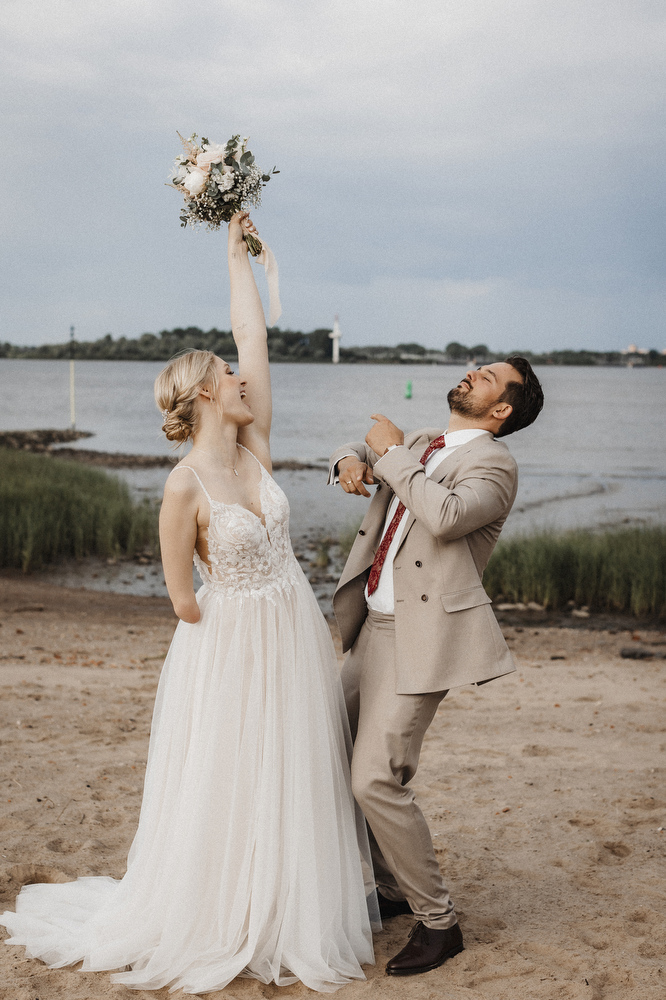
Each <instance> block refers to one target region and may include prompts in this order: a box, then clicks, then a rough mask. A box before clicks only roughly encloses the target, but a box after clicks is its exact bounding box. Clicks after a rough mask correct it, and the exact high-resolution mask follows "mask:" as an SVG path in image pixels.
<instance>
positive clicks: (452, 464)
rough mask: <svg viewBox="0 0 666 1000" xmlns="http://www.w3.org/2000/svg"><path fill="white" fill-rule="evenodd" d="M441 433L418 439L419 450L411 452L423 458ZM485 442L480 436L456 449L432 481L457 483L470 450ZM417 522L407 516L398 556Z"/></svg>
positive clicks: (411, 448)
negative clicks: (475, 445)
mask: <svg viewBox="0 0 666 1000" xmlns="http://www.w3.org/2000/svg"><path fill="white" fill-rule="evenodd" d="M441 433H442V432H441V431H439V432H438V433H437V434H433V436H432V437H423V438H418V448H417V446H416V444H414V445H412V446H411V447H410V449H409V450H410V451H412V452H416V451H418V457H419V458H421V455H422V454H423V452H424V451H425V450H426V448H427V447H428V444H430V442H431V441H434V440H435V438H436V437H438V436H439V434H441ZM484 440H485V438H483V437H482V436H481V435H479V436H478V437H475V438H472V440H471V441H468V442H467V444H463V445H460V446H459V447H458V448H456V450H455V452H454V454H453V455H452V456H451V457H450V458H445V459H443V460H442V462H441V465H439V466H438V468H437V470H436V471H435V474H434V475H433V476H430V477H429V478H430V479H432V481H433V482H435V483H443V482H444V481H445V480H446V479H449V480H450V481H451V482H452V483H453V482H455V479H456V476H457V474H458V472H459V471H460V466H461V464H462V462H463V460H464V458H465V456H466V455H467V454H469V452H470V450H471V449H472V448H473V447H474V444H475V443H476V442H477V441H484ZM415 520H416V518H415V517H414V515H413V514H412V512H411V510H410V511H409V513H408V515H407V523H406V524H405V529H404V531H403V533H402V535H401V537H400V544H399V545H398V548H397V550H396V554H397V552H399V551H400V549H401V548H402V546H403V545H404V543H405V539H406V538H407V535H408V534H409V532H410V531H411V528H412V525H413V524H414V521H415Z"/></svg>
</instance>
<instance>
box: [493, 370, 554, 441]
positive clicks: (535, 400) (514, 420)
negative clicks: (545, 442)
mask: <svg viewBox="0 0 666 1000" xmlns="http://www.w3.org/2000/svg"><path fill="white" fill-rule="evenodd" d="M504 363H505V364H507V365H511V367H512V368H515V370H516V371H517V372H518V374H519V375H521V376H522V379H523V381H522V382H508V383H507V386H506V388H505V390H504V392H503V393H502V395H501V396H500V398H499V402H501V403H510V404H511V406H512V407H513V409H512V412H511V413H510V414H509V416H508V417H507V418H506V420H505V421H504V423H503V424H502V426H501V427H500V429H499V430H498V432H497V435H496V437H506V435H507V434H513V432H514V431H519V430H521V429H522V428H523V427H529V425H530V424H532V423H534V421H535V420H536V418H537V417H538V416H539V414H540V413H541V407H542V406H543V389H542V388H541V383H540V382H539V379H538V378H537V377H536V375H535V374H534V372H533V371H532V365H531V364H530V363H529V361H528V360H527V358H521V357H520V355H518V354H512V355H511V357H509V358H505V359H504Z"/></svg>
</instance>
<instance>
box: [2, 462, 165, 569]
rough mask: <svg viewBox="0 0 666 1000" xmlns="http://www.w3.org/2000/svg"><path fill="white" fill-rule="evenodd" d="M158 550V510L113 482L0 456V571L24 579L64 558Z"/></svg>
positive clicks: (72, 466) (90, 472)
mask: <svg viewBox="0 0 666 1000" xmlns="http://www.w3.org/2000/svg"><path fill="white" fill-rule="evenodd" d="M144 549H150V550H152V552H154V553H155V554H156V553H157V552H158V549H159V538H158V531H157V510H156V509H155V507H154V506H153V505H152V504H151V503H150V501H148V500H146V501H143V502H142V503H135V502H133V500H132V498H131V496H130V492H129V489H128V487H127V484H126V483H124V482H123V481H122V480H120V479H118V478H117V477H116V476H113V475H109V474H108V473H106V472H101V471H100V470H98V469H89V468H86V467H85V466H82V465H79V464H77V463H75V462H64V461H63V462H61V461H60V460H58V459H54V458H51V457H49V456H44V455H33V454H29V453H27V452H19V451H8V450H4V449H0V567H11V568H14V569H22V570H23V571H24V572H28V571H29V570H31V569H37V568H39V567H40V566H42V565H44V564H45V563H51V562H56V561H57V560H59V559H63V558H76V559H80V558H82V557H84V556H90V555H96V556H102V557H110V556H115V557H118V556H133V555H135V554H136V553H137V552H140V551H142V550H144Z"/></svg>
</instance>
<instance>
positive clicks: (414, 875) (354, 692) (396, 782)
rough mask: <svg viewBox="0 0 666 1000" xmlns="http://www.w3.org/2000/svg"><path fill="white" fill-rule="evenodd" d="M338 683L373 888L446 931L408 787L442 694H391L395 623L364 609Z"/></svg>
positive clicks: (423, 826)
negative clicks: (367, 838)
mask: <svg viewBox="0 0 666 1000" xmlns="http://www.w3.org/2000/svg"><path fill="white" fill-rule="evenodd" d="M342 685H343V688H344V692H345V700H346V703H347V711H348V713H349V723H350V725H351V731H352V737H353V739H354V755H353V758H352V789H353V792H354V796H355V797H356V801H357V802H358V803H359V805H360V807H361V809H362V810H363V813H364V815H365V818H366V819H367V821H368V826H369V828H370V829H369V833H370V847H371V850H372V860H373V864H374V867H375V879H376V880H377V886H378V888H379V889H380V891H381V893H382V895H384V896H386V897H387V898H388V899H406V900H407V902H408V903H409V905H410V906H411V908H412V910H413V911H414V915H415V916H416V918H417V919H418V920H422V921H423V923H424V924H425V925H426V927H434V928H440V929H443V928H446V927H452V926H453V924H455V923H456V921H457V918H456V915H455V912H454V909H453V903H452V902H451V899H450V897H449V893H448V891H447V888H446V886H445V885H444V881H443V879H442V876H441V873H440V870H439V865H438V864H437V858H436V857H435V851H434V849H433V846H432V838H431V836H430V831H429V829H428V825H427V823H426V821H425V818H424V816H423V813H422V812H421V810H420V809H419V807H418V805H417V803H416V800H415V797H414V791H413V790H412V788H410V786H409V782H410V781H411V780H412V778H413V777H414V775H415V774H416V769H417V767H418V763H419V756H420V753H421V745H422V743H423V737H424V736H425V733H426V730H427V729H428V726H429V725H430V723H431V722H432V720H433V717H434V715H435V712H436V711H437V706H438V705H439V703H440V701H441V700H442V698H444V696H445V695H446V691H438V692H435V693H434V694H433V693H430V694H396V692H395V688H396V677H395V619H394V618H393V616H392V615H383V614H380V613H378V612H376V611H371V610H370V609H369V610H368V617H367V618H366V620H365V623H364V625H363V628H362V629H361V631H360V633H359V635H358V638H357V639H356V642H355V643H354V645H353V647H352V649H351V651H350V653H349V656H348V657H347V659H346V660H345V663H344V666H343V668H342Z"/></svg>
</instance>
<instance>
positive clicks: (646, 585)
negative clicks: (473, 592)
mask: <svg viewBox="0 0 666 1000" xmlns="http://www.w3.org/2000/svg"><path fill="white" fill-rule="evenodd" d="M483 584H484V586H485V588H486V590H487V591H488V594H489V595H490V596H491V597H492V598H493V599H496V598H498V597H500V596H502V597H504V598H505V599H508V600H510V601H523V602H524V603H527V602H528V601H536V602H537V603H539V604H543V605H544V606H545V607H547V608H553V609H555V608H561V607H563V606H565V605H566V604H567V602H568V601H575V603H576V604H579V605H587V606H588V607H589V608H591V609H593V610H597V611H624V612H629V613H631V614H634V615H657V616H666V527H646V528H618V529H614V530H608V531H603V532H599V533H596V532H590V531H583V530H576V531H568V532H565V533H562V534H551V533H541V534H537V535H531V536H529V537H524V538H512V539H507V540H506V541H500V542H499V544H498V546H497V548H496V549H495V552H494V553H493V555H492V558H491V560H490V562H489V563H488V567H487V569H486V571H485V573H484V575H483Z"/></svg>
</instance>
